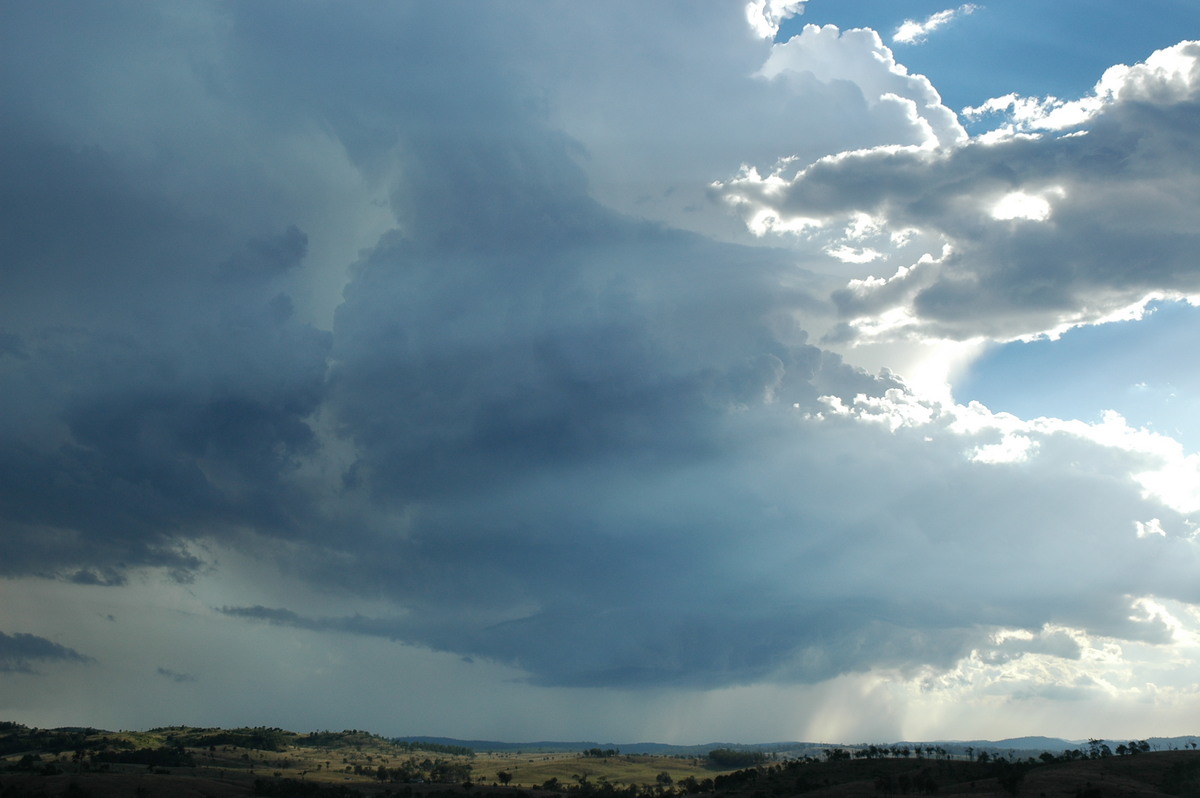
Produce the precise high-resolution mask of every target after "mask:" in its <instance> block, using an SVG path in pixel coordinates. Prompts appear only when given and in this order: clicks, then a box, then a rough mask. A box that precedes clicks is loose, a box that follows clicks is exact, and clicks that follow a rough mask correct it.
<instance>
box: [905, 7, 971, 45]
mask: <svg viewBox="0 0 1200 798" xmlns="http://www.w3.org/2000/svg"><path fill="white" fill-rule="evenodd" d="M978 9H979V6H977V5H975V4H974V3H964V4H963V5H961V6H959V7H958V8H948V9H946V10H945V11H939V12H937V13H936V14H932V15H930V16H929V17H927V18H926V19H925V21H924V22H916V21H915V20H911V19H906V20H904V23H903V24H902V25H901V26H900V27H899V28H897V29H896V32H895V33H894V34H892V41H893V42H896V43H898V44H919V43H921V42H923V41H924V40H925V37H926V36H928V35H929V34H930V33H933V32H934V31H935V30H937V29H938V28H940V27H942V26H943V25H945V24H946V23H948V22H950V21H951V20H952V19H954V18H955V17H958V16H961V15H964V14H973V13H975V11H977V10H978Z"/></svg>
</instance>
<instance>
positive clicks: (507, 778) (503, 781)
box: [496, 770, 512, 785]
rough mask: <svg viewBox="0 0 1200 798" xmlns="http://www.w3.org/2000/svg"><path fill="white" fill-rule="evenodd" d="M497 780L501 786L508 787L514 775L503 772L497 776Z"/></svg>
mask: <svg viewBox="0 0 1200 798" xmlns="http://www.w3.org/2000/svg"><path fill="white" fill-rule="evenodd" d="M496 778H497V779H498V780H499V781H500V783H501V784H504V785H507V784H508V783H509V782H510V781H512V774H511V773H506V772H504V771H503V770H502V771H500V772H499V773H497V774H496Z"/></svg>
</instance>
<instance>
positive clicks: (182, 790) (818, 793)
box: [0, 724, 1200, 798]
mask: <svg viewBox="0 0 1200 798" xmlns="http://www.w3.org/2000/svg"><path fill="white" fill-rule="evenodd" d="M468 766H469V770H468V769H467V768H468ZM401 772H403V775H404V776H405V778H403V779H399V780H398V779H397V778H395V777H396V776H397V775H398V774H400V773H401ZM500 773H505V774H511V780H509V784H508V785H507V786H506V787H495V788H493V787H492V786H491V785H493V784H496V783H499V782H500V781H501V778H500V775H499V774H500ZM662 774H666V777H669V779H670V782H669V783H668V781H667V778H666V777H663V778H660V776H661V775H662ZM380 775H383V776H384V777H385V778H384V779H380V778H379V776H380ZM468 778H469V781H468ZM692 779H694V782H693V781H692ZM553 780H557V783H558V788H559V789H558V790H557V791H543V790H541V789H538V786H539V785H544V784H546V783H547V782H552V781H553ZM685 780H686V783H687V784H688V786H689V787H692V788H693V790H694V792H692V793H691V794H689V795H687V796H685V792H687V791H686V790H684V789H682V787H683V786H684V783H685ZM629 785H646V787H647V788H646V789H642V790H630V791H625V792H624V793H620V794H619V793H618V791H619V790H622V788H624V787H627V786H629ZM933 792H936V793H937V794H939V795H942V796H948V795H954V796H958V795H961V796H967V795H970V796H973V798H985V796H1003V795H1013V794H1019V795H1030V796H1043V795H1045V796H1062V797H1063V798H1070V796H1075V798H1083V797H1085V796H1086V798H1102V797H1104V798H1108V797H1111V796H1128V797H1129V798H1166V797H1167V796H1178V797H1180V798H1197V797H1198V796H1200V752H1196V751H1186V750H1185V751H1174V750H1173V751H1158V752H1152V753H1142V754H1139V755H1137V756H1109V757H1104V758H1095V759H1086V758H1085V759H1075V760H1061V759H1055V760H1054V761H1051V762H1038V761H1035V760H1032V759H1029V760H1020V759H1017V758H1014V760H1013V761H1012V762H1011V763H1010V762H1007V761H1004V760H1000V761H995V760H993V761H990V762H984V761H966V760H964V759H948V758H943V759H915V758H914V759H909V758H902V759H897V758H881V759H860V758H851V757H849V756H847V757H845V758H841V759H838V758H832V757H831V758H829V759H828V761H825V760H823V759H821V758H819V757H818V758H793V759H785V760H780V761H773V762H772V761H769V762H765V763H763V764H762V765H760V766H758V767H755V768H745V769H742V770H739V771H732V770H730V769H717V768H714V767H711V766H710V765H709V763H708V759H707V758H696V757H687V756H683V757H676V756H646V755H623V754H616V755H613V756H609V757H595V756H585V755H583V753H581V752H580V753H532V752H523V753H510V752H505V753H483V752H478V753H475V754H474V755H470V756H468V755H464V754H462V753H454V752H451V751H448V750H442V751H427V750H412V748H411V746H406V745H404V744H396V743H392V742H390V741H388V740H386V739H384V738H381V737H377V736H375V735H371V734H367V733H365V732H357V731H354V732H336V733H320V734H315V733H314V734H310V735H299V734H295V733H293V732H285V731H283V730H279V729H261V728H260V729H240V730H221V729H197V728H193V727H172V728H169V729H153V730H150V731H148V732H102V731H97V730H95V729H56V730H37V729H26V728H25V727H17V726H16V724H0V796H3V798H29V797H32V796H41V797H42V798H49V797H50V796H70V797H71V798H156V797H157V796H170V797H171V798H192V797H193V796H194V798H233V797H234V796H249V795H263V796H288V797H290V796H319V798H351V797H352V796H380V798H383V797H384V796H392V798H469V797H470V796H473V797H474V798H606V796H607V797H611V798H620V796H621V795H636V796H637V798H692V795H696V796H698V798H701V797H703V798H788V797H789V796H797V795H805V796H811V798H835V797H840V798H854V797H855V796H861V798H871V796H891V795H897V794H909V795H915V794H922V793H925V794H930V793H933Z"/></svg>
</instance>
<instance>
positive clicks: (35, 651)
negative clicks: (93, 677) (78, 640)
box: [0, 632, 93, 673]
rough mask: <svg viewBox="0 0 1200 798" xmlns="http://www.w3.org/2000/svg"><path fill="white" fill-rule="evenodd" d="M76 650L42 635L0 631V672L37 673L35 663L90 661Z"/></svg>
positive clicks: (84, 662) (90, 660) (90, 659)
mask: <svg viewBox="0 0 1200 798" xmlns="http://www.w3.org/2000/svg"><path fill="white" fill-rule="evenodd" d="M92 661H93V660H92V658H91V657H86V656H84V655H83V654H80V653H79V652H78V651H76V650H74V649H72V648H67V647H66V646H62V645H59V644H58V643H54V642H52V641H50V640H47V639H46V638H44V637H38V636H37V635H31V634H26V633H24V632H17V633H15V634H11V635H10V634H6V633H4V632H0V673H37V669H36V667H35V665H38V664H46V663H50V662H75V663H83V664H86V663H90V662H92Z"/></svg>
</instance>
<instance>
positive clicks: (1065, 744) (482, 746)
mask: <svg viewBox="0 0 1200 798" xmlns="http://www.w3.org/2000/svg"><path fill="white" fill-rule="evenodd" d="M390 739H392V740H395V741H396V742H405V743H417V742H420V743H438V744H440V745H458V746H463V747H465V748H471V749H473V750H475V751H522V752H527V753H557V752H569V751H587V750H589V749H592V748H599V749H601V750H605V751H607V750H617V751H620V752H621V753H622V754H656V755H659V756H703V755H706V754H707V753H708V752H709V751H711V750H713V749H715V748H730V749H733V750H736V751H764V752H767V753H774V752H778V753H791V752H802V751H812V750H816V751H819V750H823V749H826V748H835V747H841V748H849V749H854V748H861V747H865V746H866V745H868V744H869V743H866V742H858V743H844V742H843V743H828V742H801V741H781V742H767V743H725V742H711V743H702V744H698V745H672V744H670V743H652V742H640V743H611V742H610V743H599V742H595V741H591V740H583V741H559V740H538V741H533V742H518V743H512V742H503V741H499V740H460V739H457V738H453V737H427V736H412V737H392V738H390ZM1135 739H1145V740H1146V742H1148V743H1149V744H1150V747H1151V748H1152V749H1153V750H1156V751H1169V750H1174V749H1189V748H1192V747H1193V743H1196V744H1200V735H1185V736H1181V737H1147V738H1134V737H1128V738H1116V737H1114V738H1111V739H1106V740H1105V742H1107V743H1108V744H1109V745H1110V747H1112V748H1115V747H1116V746H1117V745H1120V744H1122V743H1127V742H1129V741H1130V740H1135ZM1087 744H1088V740H1086V739H1084V740H1066V739H1063V738H1061V737H1041V736H1030V737H1009V738H1005V739H1003V740H919V741H918V740H907V741H897V742H891V743H884V744H882V745H884V746H885V747H889V748H890V747H897V748H903V747H908V748H910V749H915V748H916V747H918V746H920V747H922V748H924V747H927V746H934V747H941V748H943V749H945V750H947V751H949V752H951V753H953V754H955V755H965V754H967V752H968V750H970V751H976V752H977V751H983V750H986V751H989V752H992V753H995V752H998V751H1011V752H1016V753H1019V754H1020V755H1021V756H1023V757H1024V756H1030V755H1032V756H1036V755H1037V754H1040V753H1042V752H1045V751H1049V752H1050V753H1052V754H1059V753H1062V752H1063V751H1067V750H1072V749H1075V748H1081V747H1086V746H1087ZM876 745H879V744H878V743H876Z"/></svg>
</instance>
